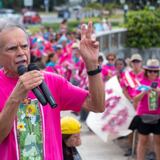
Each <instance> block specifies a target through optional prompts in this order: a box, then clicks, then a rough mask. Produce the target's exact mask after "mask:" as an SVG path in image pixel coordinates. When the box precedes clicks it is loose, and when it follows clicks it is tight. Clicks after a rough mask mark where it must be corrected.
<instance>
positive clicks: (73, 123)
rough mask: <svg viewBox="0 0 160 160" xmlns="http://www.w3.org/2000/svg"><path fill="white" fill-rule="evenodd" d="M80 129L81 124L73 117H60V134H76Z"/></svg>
mask: <svg viewBox="0 0 160 160" xmlns="http://www.w3.org/2000/svg"><path fill="white" fill-rule="evenodd" d="M80 130H81V124H80V122H79V121H78V120H76V119H75V118H73V117H69V116H66V117H63V118H61V131H62V134H76V133H80Z"/></svg>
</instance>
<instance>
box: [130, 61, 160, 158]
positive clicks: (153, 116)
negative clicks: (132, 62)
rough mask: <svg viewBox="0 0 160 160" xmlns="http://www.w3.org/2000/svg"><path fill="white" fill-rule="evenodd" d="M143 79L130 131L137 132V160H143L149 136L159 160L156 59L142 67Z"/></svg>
mask: <svg viewBox="0 0 160 160" xmlns="http://www.w3.org/2000/svg"><path fill="white" fill-rule="evenodd" d="M144 69H145V73H144V78H143V79H142V80H141V85H142V86H143V87H141V89H140V88H139V89H138V90H139V91H138V93H137V95H136V96H135V97H134V102H135V104H137V116H135V118H134V119H133V121H132V123H131V126H130V129H137V130H138V145H137V160H144V156H145V151H146V146H147V142H148V139H149V134H150V133H153V135H154V146H155V153H156V159H157V160H160V152H159V151H160V77H159V72H160V65H159V61H158V60H157V59H150V60H148V61H147V65H146V66H144Z"/></svg>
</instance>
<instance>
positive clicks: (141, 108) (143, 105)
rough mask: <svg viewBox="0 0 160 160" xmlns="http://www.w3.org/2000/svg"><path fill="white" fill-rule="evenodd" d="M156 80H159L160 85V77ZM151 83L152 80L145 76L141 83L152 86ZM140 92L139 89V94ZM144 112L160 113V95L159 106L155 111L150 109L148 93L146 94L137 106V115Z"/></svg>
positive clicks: (159, 85) (159, 84) (159, 98)
mask: <svg viewBox="0 0 160 160" xmlns="http://www.w3.org/2000/svg"><path fill="white" fill-rule="evenodd" d="M155 81H156V82H158V87H160V79H157V80H155ZM151 83H152V81H150V80H148V79H147V78H143V80H142V81H141V84H142V85H145V86H151ZM139 93H140V92H139V91H137V94H139ZM143 114H160V96H159V97H158V108H157V109H156V110H154V111H150V110H149V103H148V94H146V95H144V97H143V98H142V100H141V101H140V102H139V104H138V107H137V115H143Z"/></svg>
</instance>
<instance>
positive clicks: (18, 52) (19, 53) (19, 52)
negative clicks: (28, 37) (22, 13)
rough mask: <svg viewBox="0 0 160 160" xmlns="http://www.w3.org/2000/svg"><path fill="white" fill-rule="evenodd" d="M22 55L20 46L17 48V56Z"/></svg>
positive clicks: (22, 51)
mask: <svg viewBox="0 0 160 160" xmlns="http://www.w3.org/2000/svg"><path fill="white" fill-rule="evenodd" d="M23 54H24V50H23V49H22V47H21V46H18V47H17V55H18V56H20V55H23Z"/></svg>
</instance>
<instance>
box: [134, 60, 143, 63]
mask: <svg viewBox="0 0 160 160" xmlns="http://www.w3.org/2000/svg"><path fill="white" fill-rule="evenodd" d="M140 62H141V61H139V60H133V61H132V63H140Z"/></svg>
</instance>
